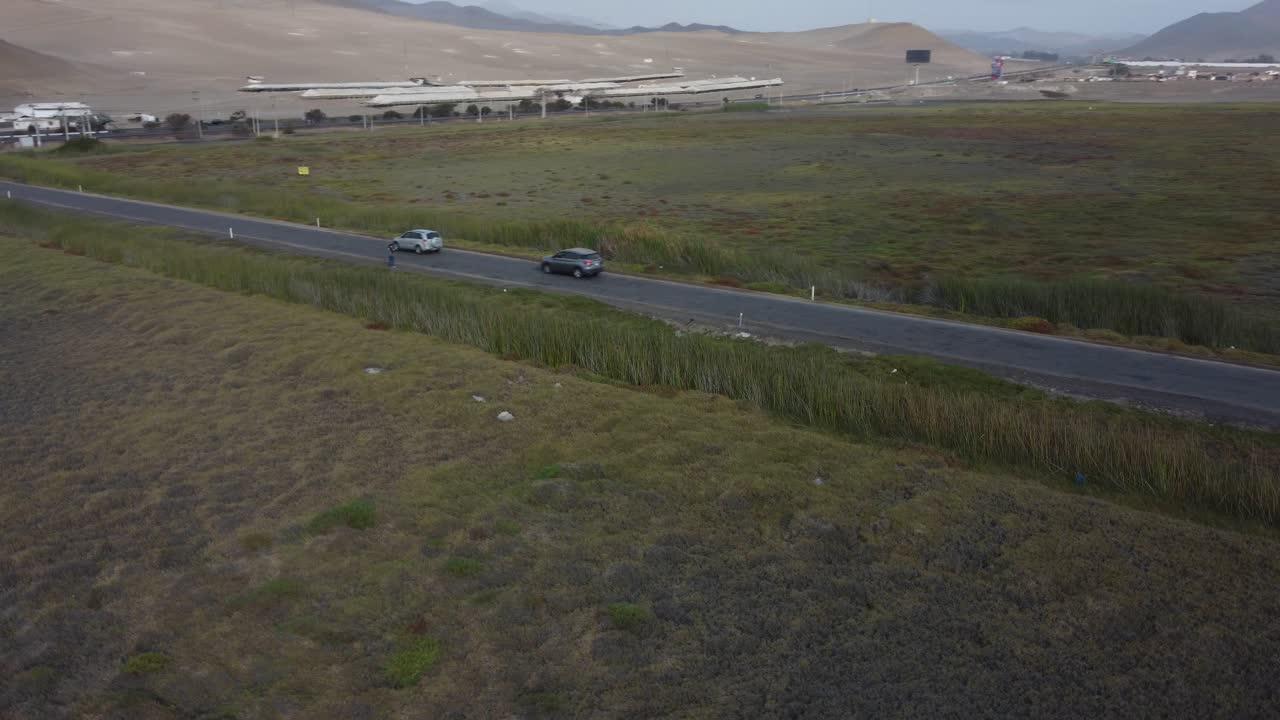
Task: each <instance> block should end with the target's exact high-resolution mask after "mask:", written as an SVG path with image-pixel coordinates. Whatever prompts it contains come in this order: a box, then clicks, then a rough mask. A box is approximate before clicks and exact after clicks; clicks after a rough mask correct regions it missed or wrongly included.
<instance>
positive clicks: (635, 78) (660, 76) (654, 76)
mask: <svg viewBox="0 0 1280 720" xmlns="http://www.w3.org/2000/svg"><path fill="white" fill-rule="evenodd" d="M682 77H684V72H683V71H680V70H672V71H671V72H665V73H650V74H648V75H623V76H622V77H611V78H588V79H586V80H583V81H582V82H584V83H631V82H643V81H645V80H669V79H671V78H682Z"/></svg>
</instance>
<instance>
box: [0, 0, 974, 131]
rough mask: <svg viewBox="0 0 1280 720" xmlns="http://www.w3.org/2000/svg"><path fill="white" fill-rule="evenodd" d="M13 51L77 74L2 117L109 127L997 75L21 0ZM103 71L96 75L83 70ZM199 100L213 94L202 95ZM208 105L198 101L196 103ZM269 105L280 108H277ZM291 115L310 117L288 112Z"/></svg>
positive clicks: (725, 41) (810, 41)
mask: <svg viewBox="0 0 1280 720" xmlns="http://www.w3.org/2000/svg"><path fill="white" fill-rule="evenodd" d="M5 4H6V23H5V25H4V26H3V28H0V33H3V39H5V40H7V41H9V42H11V43H15V44H16V45H20V46H21V47H22V48H25V49H26V50H29V51H32V52H34V53H42V54H45V55H48V56H51V57H53V58H58V59H60V60H64V61H66V62H67V63H70V65H64V64H51V65H56V68H57V69H55V70H52V71H50V72H46V73H45V74H44V75H37V74H35V73H31V72H30V71H29V70H27V69H25V68H27V67H28V66H29V64H28V65H15V66H14V67H13V69H11V68H10V65H9V64H8V63H3V64H0V68H3V69H0V89H3V91H2V92H0V107H5V106H6V105H12V104H14V102H15V101H21V100H29V99H35V98H39V99H45V98H46V97H47V98H48V99H50V100H71V99H85V100H87V101H90V102H93V103H95V106H97V107H100V108H101V109H103V110H105V111H107V112H109V113H127V112H135V111H146V112H153V113H160V112H168V111H173V110H186V111H190V110H192V109H194V108H195V107H196V105H197V104H202V105H204V106H205V108H206V111H208V112H211V113H223V114H225V113H229V112H230V111H231V110H234V109H238V108H241V107H244V106H245V105H246V104H247V103H248V100H247V99H246V98H245V96H243V95H241V94H237V93H236V92H235V90H236V88H237V87H239V86H240V85H242V84H243V82H244V78H245V77H246V76H248V75H261V76H265V77H266V78H267V79H268V81H299V82H301V81H356V80H401V79H405V78H408V77H416V76H432V77H434V76H440V77H441V78H443V79H445V80H465V79H495V78H502V79H506V78H512V77H514V78H533V77H547V76H550V77H553V78H560V77H564V78H575V77H583V76H601V75H613V74H621V73H631V72H642V71H646V70H649V71H651V70H654V69H662V70H665V69H667V68H669V67H672V66H679V67H683V68H685V70H686V72H687V73H688V74H689V76H690V77H709V76H714V75H720V76H724V75H731V74H740V75H744V76H748V77H752V76H755V77H764V76H770V77H776V76H781V77H783V78H785V79H786V80H787V82H788V91H801V90H822V89H830V88H843V87H847V86H850V85H853V86H857V87H868V86H874V85H882V84H890V83H899V82H902V81H903V80H904V79H905V78H906V76H907V73H908V70H909V69H908V68H907V67H906V66H905V65H904V64H903V52H904V51H905V50H906V49H909V48H932V49H934V50H935V58H936V64H935V65H933V66H931V67H928V68H926V72H925V73H924V74H923V75H922V79H924V78H928V77H941V76H945V75H952V74H956V75H959V74H974V73H980V72H982V71H983V70H985V69H986V67H987V61H986V60H985V59H984V58H982V57H980V56H978V55H976V54H974V53H970V52H968V51H966V50H962V49H960V48H959V47H957V46H954V45H952V44H950V43H947V42H946V41H944V40H942V39H941V38H938V37H937V36H936V35H933V34H932V33H930V32H928V31H926V30H924V29H922V28H919V27H916V26H914V25H910V24H897V23H895V24H866V25H851V26H845V27H838V28H826V29H822V30H814V31H810V32H802V33H743V34H734V35H730V34H726V33H721V32H714V31H705V32H694V33H666V32H656V33H645V34H641V35H632V36H626V37H599V36H584V35H557V34H541V33H527V32H502V31H489V30H473V29H466V28H460V27H455V26H449V25H442V24H437V23H429V22H423V21H417V20H411V19H406V18H401V17H394V16H390V15H386V14H383V13H377V12H371V11H367V10H361V9H357V8H351V7H342V6H340V5H334V4H331V3H326V2H319V1H316V0H292V1H290V0H183V1H182V2H173V1H172V0H59V1H58V2H53V1H52V0H6V3H5ZM87 67H92V68H100V69H101V73H99V72H92V73H91V72H87V71H84V70H82V68H87ZM196 91H198V94H197V92H196ZM197 98H198V101H197ZM259 102H266V103H270V101H269V100H265V101H264V100H259ZM275 102H277V103H278V104H279V110H280V111H281V112H285V111H290V112H292V111H296V108H293V107H289V106H290V105H291V104H296V103H297V102H298V101H296V100H293V99H291V98H276V100H275Z"/></svg>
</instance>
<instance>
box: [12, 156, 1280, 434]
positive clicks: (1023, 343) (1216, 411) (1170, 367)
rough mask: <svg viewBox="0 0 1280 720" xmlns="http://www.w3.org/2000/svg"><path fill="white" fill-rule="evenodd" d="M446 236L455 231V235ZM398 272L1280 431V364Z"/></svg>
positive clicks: (315, 234)
mask: <svg viewBox="0 0 1280 720" xmlns="http://www.w3.org/2000/svg"><path fill="white" fill-rule="evenodd" d="M0 193H6V194H9V193H11V196H12V198H13V199H14V200H19V201H23V202H30V203H36V204H40V205H45V206H51V207H54V208H61V209H65V210H68V211H75V212H86V213H93V214H98V215H103V216H108V217H111V218H117V219H121V220H129V221H134V222H139V223H145V224H151V225H165V226H171V227H178V228H184V229H187V230H194V231H199V232H202V233H210V234H214V235H219V236H221V237H224V238H225V237H228V236H229V234H230V233H229V231H230V230H231V229H234V233H235V239H236V240H237V241H239V242H243V243H246V244H251V245H256V246H261V247H266V248H272V249H275V250H283V251H289V252H296V253H300V254H306V255H314V256H320V257H328V258H333V259H338V260H345V261H350V262H361V263H380V264H385V262H386V257H387V254H388V253H387V242H388V240H386V239H380V238H372V237H367V236H361V235H354V234H350V233H343V232H336V231H330V230H325V229H321V228H315V227H309V226H306V225H296V224H292V223H283V222H277V221H272V220H256V219H251V218H248V217H244V216H239V215H230V214H225V213H218V212H212V211H206V210H192V209H188V208H180V207H174V206H169V205H160V204H155V203H147V202H140V201H134V200H123V199H118V198H112V197H105V196H101V195H93V194H87V193H79V192H74V191H65V190H54V189H50V188H42V187H36V186H30V185H23V184H19V183H10V182H4V181H0ZM447 242H448V238H447V237H446V243H447ZM396 260H397V266H398V268H399V270H400V271H405V270H408V271H418V272H423V273H426V274H430V275H439V276H445V277H452V278H461V279H467V280H474V281H479V282H485V283H490V284H496V285H503V286H508V287H516V286H519V287H529V288H536V289H540V290H547V291H552V292H564V293H577V294H580V295H586V296H589V297H592V298H595V299H598V300H600V301H602V302H606V303H609V304H611V305H614V306H618V307H622V308H626V309H629V310H636V311H639V312H644V313H648V314H651V315H654V316H658V317H663V318H666V319H670V320H675V321H678V322H688V321H694V322H697V323H699V324H709V325H713V326H715V327H718V328H723V329H733V330H736V329H737V328H738V324H739V318H740V317H741V322H742V330H743V331H745V332H748V333H751V334H753V335H756V336H767V337H774V338H782V339H789V340H798V341H811V342H820V343H824V344H827V345H831V346H833V347H838V348H842V349H851V350H862V351H870V352H876V353H886V354H903V355H925V356H929V357H933V358H937V359H939V360H942V361H945V362H948V363H953V364H958V365H965V366H969V367H973V368H978V369H981V370H985V371H987V372H990V373H992V374H995V375H999V376H1001V377H1005V378H1008V379H1011V380H1014V381H1017V382H1022V383H1027V384H1030V385H1034V386H1037V387H1041V388H1045V389H1048V390H1052V391H1055V392H1061V393H1066V394H1071V395H1077V396H1084V397H1091V398H1097V399H1102V400H1108V401H1114V402H1122V403H1127V404H1132V405H1137V406H1141V407H1147V408H1153V409H1160V410H1165V411H1170V412H1174V413H1178V414H1184V415H1192V416H1198V417H1204V418H1206V419H1208V420H1210V421H1213V422H1224V423H1233V424H1243V425H1251V426H1258V427H1266V428H1270V429H1280V372H1278V371H1274V370H1267V369H1262V368H1255V367H1247V366H1242V365H1233V364H1229V363H1221V362H1215V361H1210V360H1200V359H1195V358H1186V357H1178V356H1174V355H1165V354H1160V353H1151V352H1145V351H1141V350H1130V349H1125V348H1116V347H1107V346H1104V345H1094V344H1091V343H1084V342H1078V341H1075V340H1068V339H1064V338H1056V337H1051V336H1044V335H1035V334H1030V333H1020V332H1013V331H1009V330H1003V329H999V328H991V327H984V326H981V325H968V324H964V323H957V322H949V321H944V320H935V319H931V318H921V317H913V316H910V315H900V314H896V313H889V312H881V311H876V310H868V309H864V308H857V307H850V306H845V305H836V304H829V303H823V302H816V303H815V302H808V301H805V300H800V299H794V298H788V297H781V296H777V295H768V294H764V293H754V292H746V291H737V290H729V289H723V288H714V287H706V286H701V285H692V284H685V283H678V282H669V281H664V280H654V279H648V278H640V277H633V276H627V275H619V274H611V273H608V272H606V273H605V274H604V275H602V276H600V277H598V278H594V279H588V280H576V279H574V278H572V277H569V276H560V275H554V276H544V275H542V274H541V273H540V272H539V271H538V267H537V265H536V264H535V263H531V262H529V261H527V260H520V259H515V258H509V257H503V256H499V255H490V254H485V253H476V252H467V251H463V250H456V249H449V248H446V249H445V250H444V252H442V253H438V254H435V255H425V256H418V255H414V254H412V253H399V254H398V255H397V258H396Z"/></svg>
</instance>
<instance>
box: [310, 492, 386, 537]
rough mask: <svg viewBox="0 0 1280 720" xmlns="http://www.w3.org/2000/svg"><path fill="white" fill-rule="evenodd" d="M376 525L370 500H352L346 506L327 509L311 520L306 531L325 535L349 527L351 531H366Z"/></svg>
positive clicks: (374, 513)
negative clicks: (336, 529)
mask: <svg viewBox="0 0 1280 720" xmlns="http://www.w3.org/2000/svg"><path fill="white" fill-rule="evenodd" d="M377 523H378V516H377V513H376V512H375V511H374V509H373V502H372V501H370V500H353V501H351V502H349V503H347V504H346V505H339V506H338V507H333V508H329V509H328V510H325V511H324V512H322V513H320V514H319V515H316V516H315V517H313V518H311V520H310V521H309V522H308V523H307V531H308V532H311V533H316V534H319V533H326V532H329V531H330V530H332V529H334V528H337V527H349V528H351V529H353V530H368V529H369V528H371V527H373V526H374V525H376V524H377Z"/></svg>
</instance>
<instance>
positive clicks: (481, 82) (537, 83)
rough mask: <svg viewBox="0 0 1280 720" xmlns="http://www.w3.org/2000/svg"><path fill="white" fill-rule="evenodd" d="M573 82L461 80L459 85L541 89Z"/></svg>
mask: <svg viewBox="0 0 1280 720" xmlns="http://www.w3.org/2000/svg"><path fill="white" fill-rule="evenodd" d="M571 82H573V81H572V80H459V81H458V82H457V83H455V84H457V85H467V86H469V87H531V86H535V87H541V86H543V85H564V84H566V83H571Z"/></svg>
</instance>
